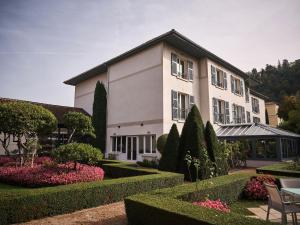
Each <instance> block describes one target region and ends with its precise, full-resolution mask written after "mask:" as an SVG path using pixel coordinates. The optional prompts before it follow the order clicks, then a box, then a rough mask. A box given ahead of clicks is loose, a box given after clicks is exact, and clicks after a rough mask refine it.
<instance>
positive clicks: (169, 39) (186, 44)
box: [64, 29, 249, 85]
mask: <svg viewBox="0 0 300 225" xmlns="http://www.w3.org/2000/svg"><path fill="white" fill-rule="evenodd" d="M160 42H166V43H168V44H170V45H172V46H174V47H176V48H178V49H179V50H182V51H184V52H186V53H188V54H190V55H192V56H194V57H196V58H202V57H207V58H209V59H211V60H214V61H215V62H217V63H219V64H221V65H222V66H224V67H225V68H227V69H229V70H231V71H232V72H234V73H236V74H238V75H240V76H242V77H243V78H246V79H249V75H248V74H246V73H245V72H243V71H242V70H240V69H238V68H237V67H235V66H233V65H232V64H230V63H228V62H226V61H225V60H223V59H222V58H220V57H218V56H216V55H215V54H213V53H212V52H210V51H208V50H206V49H205V48H203V47H201V46H200V45H198V44H196V43H195V42H193V41H192V40H190V39H189V38H187V37H185V36H184V35H182V34H180V33H179V32H177V31H176V30H174V29H173V30H171V31H169V32H167V33H164V34H162V35H160V36H158V37H155V38H153V39H151V40H150V41H147V42H145V43H143V44H141V45H139V46H137V47H135V48H133V49H131V50H129V51H127V52H125V53H123V54H121V55H119V56H117V57H115V58H112V59H110V60H108V61H106V62H104V63H102V64H100V65H98V66H96V67H94V68H92V69H90V70H88V71H86V72H83V73H81V74H79V75H77V76H75V77H73V78H71V79H69V80H66V81H65V82H64V83H65V84H69V85H76V84H78V83H80V82H82V81H84V80H87V79H89V78H92V77H94V76H96V75H99V74H101V73H104V72H106V71H107V68H108V66H109V65H112V64H114V63H116V62H119V61H121V60H123V59H125V58H127V57H129V56H131V55H134V54H136V53H139V52H141V51H143V50H144V49H146V48H149V47H151V46H153V45H155V44H158V43H160Z"/></svg>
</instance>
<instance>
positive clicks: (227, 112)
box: [225, 102, 230, 124]
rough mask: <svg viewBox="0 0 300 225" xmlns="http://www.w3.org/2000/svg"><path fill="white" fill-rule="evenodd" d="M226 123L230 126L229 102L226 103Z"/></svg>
mask: <svg viewBox="0 0 300 225" xmlns="http://www.w3.org/2000/svg"><path fill="white" fill-rule="evenodd" d="M225 123H226V124H230V112H229V102H225Z"/></svg>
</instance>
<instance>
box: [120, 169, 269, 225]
mask: <svg viewBox="0 0 300 225" xmlns="http://www.w3.org/2000/svg"><path fill="white" fill-rule="evenodd" d="M253 175H254V174H235V175H227V176H221V177H217V178H213V179H209V180H204V181H201V182H200V185H199V189H198V191H196V190H195V184H183V185H179V186H176V187H172V188H166V189H161V190H156V191H151V192H149V193H145V194H139V195H134V196H130V197H128V198H126V199H125V207H126V213H127V217H128V221H129V223H130V225H151V224H156V225H185V224H189V225H194V224H195V225H196V224H197V225H199V224H203V225H204V224H205V225H207V224H218V225H232V224H236V225H242V224H243V225H253V224H256V225H263V224H265V225H267V224H274V223H270V222H266V221H262V220H257V219H254V218H249V217H245V216H243V215H240V214H237V213H234V212H231V213H228V214H227V213H222V212H217V213H216V211H215V210H213V209H208V208H203V207H199V206H194V205H192V204H191V202H193V201H198V200H203V199H204V198H205V197H206V196H208V195H209V197H210V198H211V199H216V198H220V199H222V200H223V201H227V202H233V201H236V200H237V199H238V198H239V196H240V193H241V192H242V189H243V187H244V185H245V184H246V182H247V181H248V180H249V179H250V177H251V176H253Z"/></svg>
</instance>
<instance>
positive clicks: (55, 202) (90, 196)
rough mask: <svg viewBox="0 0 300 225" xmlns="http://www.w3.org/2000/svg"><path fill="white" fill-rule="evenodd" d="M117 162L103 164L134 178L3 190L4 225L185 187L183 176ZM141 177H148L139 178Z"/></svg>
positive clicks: (0, 219)
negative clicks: (152, 191)
mask: <svg viewBox="0 0 300 225" xmlns="http://www.w3.org/2000/svg"><path fill="white" fill-rule="evenodd" d="M115 162H116V161H114V163H112V164H106V163H105V161H104V162H102V163H103V165H102V166H103V169H104V170H105V171H106V174H114V173H117V177H119V176H121V175H122V174H123V176H125V175H128V174H130V175H131V176H132V177H123V178H118V179H111V180H104V181H101V182H88V183H78V184H71V185H62V186H56V187H47V188H35V189H27V188H20V189H14V190H11V191H10V190H7V189H5V190H4V191H2V190H1V187H0V215H1V217H0V224H11V223H20V222H25V221H29V220H32V219H38V218H42V217H46V216H53V215H58V214H63V213H70V212H74V211H76V210H80V209H84V208H90V207H95V206H99V205H103V204H108V203H112V202H116V201H121V200H123V199H124V198H125V197H127V196H129V195H133V194H137V193H141V192H146V191H150V190H153V189H156V188H162V187H168V186H175V185H178V184H182V183H183V175H181V174H175V173H168V172H159V171H157V170H153V169H137V168H134V167H131V164H128V163H127V164H126V163H120V162H119V163H117V164H116V163H115ZM104 163H105V164H104ZM122 171H123V173H122ZM140 174H147V175H145V176H137V175H140ZM133 176H134V177H133Z"/></svg>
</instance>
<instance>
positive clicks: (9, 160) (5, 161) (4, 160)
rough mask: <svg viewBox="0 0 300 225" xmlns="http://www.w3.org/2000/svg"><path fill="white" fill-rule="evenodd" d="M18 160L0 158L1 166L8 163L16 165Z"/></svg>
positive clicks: (7, 157)
mask: <svg viewBox="0 0 300 225" xmlns="http://www.w3.org/2000/svg"><path fill="white" fill-rule="evenodd" d="M15 162H16V160H15V159H14V158H13V157H11V156H0V166H3V165H5V164H7V163H15Z"/></svg>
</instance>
